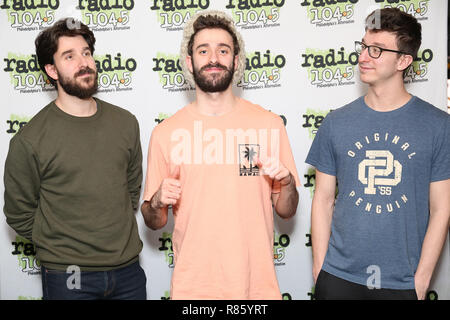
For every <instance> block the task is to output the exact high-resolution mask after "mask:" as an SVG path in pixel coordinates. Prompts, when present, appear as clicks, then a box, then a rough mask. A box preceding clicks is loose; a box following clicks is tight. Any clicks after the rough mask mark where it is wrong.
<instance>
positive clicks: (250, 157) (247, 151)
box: [244, 147, 257, 172]
mask: <svg viewBox="0 0 450 320" xmlns="http://www.w3.org/2000/svg"><path fill="white" fill-rule="evenodd" d="M256 154H257V153H256V152H255V150H254V149H253V148H252V147H250V148H249V147H245V151H244V157H245V159H247V160H248V162H249V164H250V172H252V171H253V165H252V162H253V157H254V156H255V155H256Z"/></svg>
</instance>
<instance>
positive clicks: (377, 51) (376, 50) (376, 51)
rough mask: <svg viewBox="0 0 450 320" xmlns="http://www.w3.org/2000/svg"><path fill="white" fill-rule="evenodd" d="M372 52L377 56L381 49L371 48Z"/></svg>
mask: <svg viewBox="0 0 450 320" xmlns="http://www.w3.org/2000/svg"><path fill="white" fill-rule="evenodd" d="M372 51H373V53H376V54H378V53H381V48H378V47H372Z"/></svg>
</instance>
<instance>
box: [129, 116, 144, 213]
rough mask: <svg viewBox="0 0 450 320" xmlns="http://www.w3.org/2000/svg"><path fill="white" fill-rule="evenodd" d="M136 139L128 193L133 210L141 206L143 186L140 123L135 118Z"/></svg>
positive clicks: (132, 154)
mask: <svg viewBox="0 0 450 320" xmlns="http://www.w3.org/2000/svg"><path fill="white" fill-rule="evenodd" d="M134 133H135V137H134V145H133V147H132V151H131V159H130V162H129V164H128V172H127V174H128V191H129V193H130V197H131V202H132V205H133V210H137V209H138V206H139V197H140V195H141V185H142V148H141V138H140V133H139V123H138V121H137V119H136V118H135V132H134Z"/></svg>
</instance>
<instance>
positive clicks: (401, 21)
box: [366, 8, 422, 59]
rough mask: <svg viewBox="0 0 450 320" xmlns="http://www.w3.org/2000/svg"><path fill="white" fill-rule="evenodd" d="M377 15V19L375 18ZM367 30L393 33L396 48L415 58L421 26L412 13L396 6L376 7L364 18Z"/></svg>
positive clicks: (418, 46) (420, 35)
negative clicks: (395, 39)
mask: <svg viewBox="0 0 450 320" xmlns="http://www.w3.org/2000/svg"><path fill="white" fill-rule="evenodd" d="M378 14H379V16H378ZM377 16H378V17H379V21H377V20H376V19H377ZM377 22H379V23H377ZM367 30H370V31H371V32H380V31H388V32H392V33H394V34H395V35H396V38H397V47H398V50H400V51H403V52H407V53H408V54H410V55H411V56H412V57H413V58H414V59H416V58H417V52H418V51H419V48H420V45H421V43H422V26H421V25H420V23H419V22H418V21H417V19H416V18H414V17H413V16H412V15H410V14H408V13H406V12H403V11H401V10H400V9H397V8H384V9H377V10H375V11H373V12H372V13H371V14H370V15H369V16H368V17H367V18H366V31H367Z"/></svg>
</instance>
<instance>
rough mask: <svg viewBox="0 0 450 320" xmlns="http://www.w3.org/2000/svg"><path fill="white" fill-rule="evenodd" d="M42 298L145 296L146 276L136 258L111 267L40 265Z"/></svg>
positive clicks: (134, 298)
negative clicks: (76, 268)
mask: <svg viewBox="0 0 450 320" xmlns="http://www.w3.org/2000/svg"><path fill="white" fill-rule="evenodd" d="M41 271H42V292H43V298H44V300H146V299H147V290H146V283H147V278H146V276H145V272H144V270H143V269H142V268H141V266H140V265H139V261H136V262H135V263H133V264H130V265H129V266H126V267H123V268H120V269H114V270H110V271H81V272H79V273H76V272H73V271H67V272H66V271H62V270H50V269H47V268H45V267H44V266H42V267H41Z"/></svg>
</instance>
